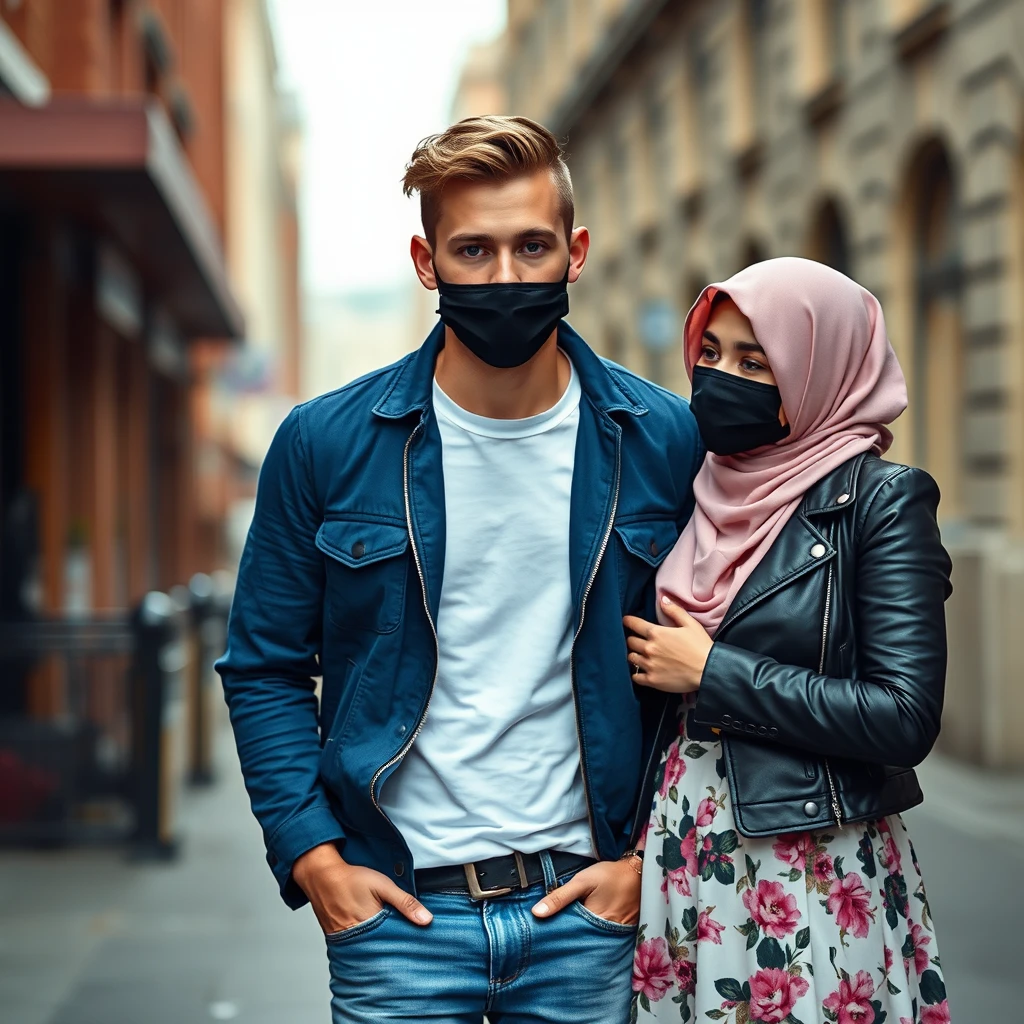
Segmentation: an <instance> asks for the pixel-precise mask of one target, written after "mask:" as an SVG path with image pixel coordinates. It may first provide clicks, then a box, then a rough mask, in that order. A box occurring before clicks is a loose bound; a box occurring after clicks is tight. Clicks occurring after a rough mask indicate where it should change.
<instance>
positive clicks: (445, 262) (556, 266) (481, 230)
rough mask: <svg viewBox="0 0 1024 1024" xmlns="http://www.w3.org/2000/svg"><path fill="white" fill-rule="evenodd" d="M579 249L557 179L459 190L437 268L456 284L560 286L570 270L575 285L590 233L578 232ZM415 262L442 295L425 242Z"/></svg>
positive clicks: (441, 235)
mask: <svg viewBox="0 0 1024 1024" xmlns="http://www.w3.org/2000/svg"><path fill="white" fill-rule="evenodd" d="M571 241H572V244H571V245H570V244H568V243H567V242H566V238H565V225H564V223H563V221H562V218H561V216H560V214H559V208H558V192H557V190H556V188H555V183H554V181H553V179H552V174H551V172H550V171H548V170H543V171H538V172H537V173H535V174H531V175H525V176H523V177H521V178H513V179H512V180H511V181H506V182H500V183H493V182H477V181H464V182H462V181H460V182H453V183H452V184H450V185H449V186H448V187H447V188H446V189H445V191H444V195H443V197H442V200H441V216H440V219H439V220H438V223H437V229H436V232H435V248H434V251H433V262H434V265H435V266H436V267H437V273H438V274H439V275H440V276H441V278H442V279H443V280H445V281H447V282H449V283H450V284H498V283H502V284H506V283H507V284H514V283H516V282H521V281H560V280H561V279H562V278H563V277H564V276H565V270H566V267H567V266H568V267H569V281H570V283H571V282H573V281H575V280H576V278H578V277H579V275H580V271H581V270H582V269H583V263H584V262H585V261H586V249H587V246H588V244H589V238H588V237H587V233H586V228H577V229H576V230H575V231H574V232H573V234H572V240H571ZM412 256H413V260H414V262H415V264H416V270H417V273H418V274H419V277H420V280H421V281H422V282H423V284H424V285H425V286H426V287H427V288H435V287H436V280H435V278H434V274H433V267H431V265H430V257H431V253H430V247H429V245H428V244H427V242H426V240H425V239H423V238H420V237H416V238H414V239H413V244H412ZM570 256H571V257H572V258H571V260H570Z"/></svg>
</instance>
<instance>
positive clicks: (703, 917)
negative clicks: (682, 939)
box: [697, 907, 725, 946]
mask: <svg viewBox="0 0 1024 1024" xmlns="http://www.w3.org/2000/svg"><path fill="white" fill-rule="evenodd" d="M714 909H715V908H714V907H710V908H709V909H707V910H702V911H701V912H700V914H698V915H697V941H698V942H713V943H714V944H715V945H716V946H720V945H721V944H722V932H724V931H725V925H724V924H719V923H718V922H717V921H712V920H711V911H712V910H714Z"/></svg>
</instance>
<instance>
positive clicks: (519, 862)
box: [462, 851, 529, 900]
mask: <svg viewBox="0 0 1024 1024" xmlns="http://www.w3.org/2000/svg"><path fill="white" fill-rule="evenodd" d="M512 856H513V857H515V860H516V871H517V872H518V873H519V888H520V889H526V888H528V887H529V886H528V883H527V881H526V865H525V864H524V863H523V855H522V854H521V853H519V852H518V851H516V852H515V853H513V854H512ZM462 870H463V871H465V873H466V883H467V885H468V886H469V898H470V899H472V900H490V899H495V898H497V897H498V896H507V895H508V894H509V893H510V892H513V891H514V890H515V886H512V885H502V886H497V887H496V888H494V889H481V888H480V879H479V878H478V877H477V874H476V864H463V865H462Z"/></svg>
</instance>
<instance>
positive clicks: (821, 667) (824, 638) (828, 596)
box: [818, 563, 843, 825]
mask: <svg viewBox="0 0 1024 1024" xmlns="http://www.w3.org/2000/svg"><path fill="white" fill-rule="evenodd" d="M833 571H834V563H830V564H829V567H828V583H827V584H826V588H825V616H824V619H823V620H822V623H821V658H820V660H819V662H818V674H819V675H824V672H825V647H826V645H827V644H828V620H829V615H830V614H831V611H832V574H833ZM823 763H824V765H825V778H826V779H828V791H829V796H830V799H831V801H832V814H833V816H834V817H835V819H836V824H837V825H842V823H843V812H842V809H841V808H840V806H839V795H838V793H837V792H836V783H835V779H833V778H832V769H831V768H830V767H829V763H828V758H827V757H826V758H825V759H824V762H823Z"/></svg>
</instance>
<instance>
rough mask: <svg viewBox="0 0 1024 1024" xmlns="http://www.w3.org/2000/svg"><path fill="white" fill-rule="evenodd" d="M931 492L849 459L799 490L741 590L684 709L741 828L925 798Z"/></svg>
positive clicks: (932, 668) (934, 569)
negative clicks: (709, 741)
mask: <svg viewBox="0 0 1024 1024" xmlns="http://www.w3.org/2000/svg"><path fill="white" fill-rule="evenodd" d="M938 501H939V491H938V488H937V487H936V485H935V482H934V481H933V480H932V478H931V477H930V476H928V474H927V473H925V472H923V471H922V470H919V469H911V468H909V467H907V466H898V465H894V464H892V463H888V462H883V461H882V460H881V459H879V458H878V457H877V456H875V455H862V456H858V457H857V458H855V459H852V460H851V461H850V462H848V463H846V464H845V465H844V466H841V467H840V468H839V469H838V470H835V471H834V472H832V473H831V474H829V475H828V476H827V477H825V479H823V480H822V481H820V482H819V483H818V484H816V485H815V486H814V487H813V488H812V489H811V490H810V491H808V492H807V494H806V495H805V497H804V500H803V503H802V505H801V507H800V509H799V510H798V512H796V513H795V514H794V515H793V517H792V518H791V519H790V520H789V522H788V523H787V524H786V525H785V527H783V530H782V532H781V533H780V534H779V537H778V539H777V540H776V541H775V543H774V545H773V546H772V548H771V550H770V551H769V553H768V554H767V555H766V556H765V558H764V559H763V560H762V561H761V562H760V564H759V565H758V566H757V568H756V569H755V570H754V571H753V573H751V575H750V577H749V578H748V579H747V581H746V583H745V584H744V586H743V588H742V589H741V590H740V592H739V594H738V595H737V597H736V599H735V601H734V602H733V604H732V607H731V608H730V609H729V612H728V614H727V615H726V617H725V619H724V620H723V622H722V625H721V627H720V628H719V630H718V633H717V635H716V638H715V643H714V646H713V647H712V649H711V653H710V655H709V657H708V661H707V666H706V668H705V670H704V675H703V678H702V680H701V686H700V690H699V692H698V697H697V702H696V705H695V706H694V708H693V710H692V711H691V713H690V714H691V722H695V723H696V726H697V727H698V728H699V727H700V726H704V727H713V728H716V729H719V730H721V739H722V741H723V743H722V745H723V748H724V758H725V765H726V772H727V775H728V780H729V788H730V792H731V794H732V799H733V810H734V812H735V815H736V823H737V827H738V828H739V830H740V832H742V833H743V835H745V836H764V835H774V834H777V833H781V832H795V831H801V830H803V829H808V828H819V827H821V826H823V825H831V824H835V823H839V824H843V823H845V822H850V821H866V820H871V819H875V818H880V817H883V816H885V815H887V814H894V813H896V812H898V811H903V810H905V809H906V808H908V807H912V806H914V805H915V804H917V803H920V802H921V800H922V794H921V789H920V786H919V785H918V782H917V777H916V775H915V773H914V771H913V767H914V765H917V764H919V763H920V762H921V761H922V760H923V759H924V757H925V755H926V754H927V753H928V751H929V750H930V749H931V747H932V744H933V743H934V742H935V738H936V736H937V735H938V732H939V719H940V716H941V713H942V693H943V686H944V682H945V673H946V625H945V618H944V614H943V603H944V602H945V600H946V598H947V597H948V596H949V594H950V593H951V590H952V588H951V586H950V582H949V575H950V568H951V564H950V560H949V556H948V555H947V554H946V551H945V549H944V548H943V547H942V543H941V541H940V538H939V530H938V526H937V525H936V521H935V510H936V507H937V505H938Z"/></svg>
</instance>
